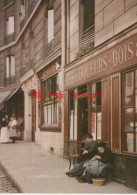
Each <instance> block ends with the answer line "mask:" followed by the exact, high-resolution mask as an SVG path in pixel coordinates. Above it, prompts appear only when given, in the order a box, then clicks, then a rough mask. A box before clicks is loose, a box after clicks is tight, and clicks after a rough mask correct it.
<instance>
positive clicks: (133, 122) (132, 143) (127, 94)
mask: <svg viewBox="0 0 137 195" xmlns="http://www.w3.org/2000/svg"><path fill="white" fill-rule="evenodd" d="M123 88H124V93H123V98H124V103H123V135H124V140H123V146H124V148H123V150H124V151H125V152H131V153H134V152H137V70H134V71H131V72H127V73H125V74H124V75H123Z"/></svg>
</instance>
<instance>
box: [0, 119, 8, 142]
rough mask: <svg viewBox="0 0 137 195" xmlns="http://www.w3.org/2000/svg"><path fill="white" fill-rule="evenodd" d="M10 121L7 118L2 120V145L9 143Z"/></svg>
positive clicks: (0, 136) (0, 138)
mask: <svg viewBox="0 0 137 195" xmlns="http://www.w3.org/2000/svg"><path fill="white" fill-rule="evenodd" d="M8 123H9V122H8V119H7V118H6V117H4V118H2V122H1V126H2V128H1V135H0V143H3V144H4V143H8V142H9V130H8Z"/></svg>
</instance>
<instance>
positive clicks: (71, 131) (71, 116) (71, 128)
mask: <svg viewBox="0 0 137 195" xmlns="http://www.w3.org/2000/svg"><path fill="white" fill-rule="evenodd" d="M70 139H73V110H71V111H70Z"/></svg>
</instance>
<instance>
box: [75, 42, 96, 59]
mask: <svg viewBox="0 0 137 195" xmlns="http://www.w3.org/2000/svg"><path fill="white" fill-rule="evenodd" d="M93 47H94V43H92V44H90V45H86V46H82V47H80V48H79V51H78V52H77V53H76V58H81V57H82V56H83V55H85V54H86V53H88V52H89V51H91V50H92V49H93Z"/></svg>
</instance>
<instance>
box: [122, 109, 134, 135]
mask: <svg viewBox="0 0 137 195" xmlns="http://www.w3.org/2000/svg"><path fill="white" fill-rule="evenodd" d="M124 119H125V123H124V125H125V128H124V132H134V109H133V108H127V109H125V113H124Z"/></svg>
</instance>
